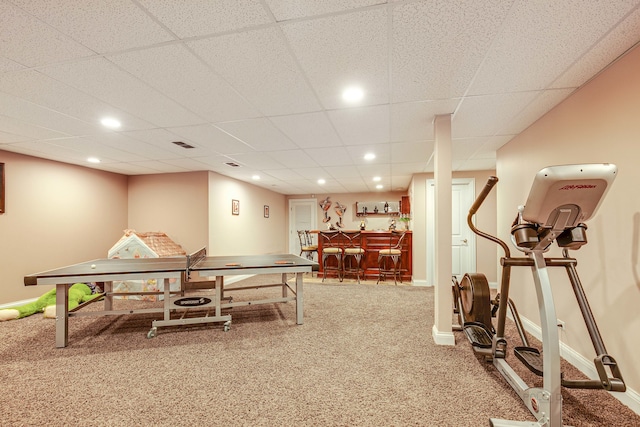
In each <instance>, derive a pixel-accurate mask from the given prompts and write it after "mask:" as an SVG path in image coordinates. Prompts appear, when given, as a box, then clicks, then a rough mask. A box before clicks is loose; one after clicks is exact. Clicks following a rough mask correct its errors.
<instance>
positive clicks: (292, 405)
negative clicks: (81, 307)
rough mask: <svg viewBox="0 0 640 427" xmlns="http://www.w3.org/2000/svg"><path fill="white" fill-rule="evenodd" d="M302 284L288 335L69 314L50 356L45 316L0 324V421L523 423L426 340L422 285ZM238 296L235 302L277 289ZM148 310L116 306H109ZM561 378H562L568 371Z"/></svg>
mask: <svg viewBox="0 0 640 427" xmlns="http://www.w3.org/2000/svg"><path fill="white" fill-rule="evenodd" d="M266 279H271V280H273V278H269V277H268V276H262V277H259V276H257V277H253V278H250V279H247V283H251V281H258V280H259V281H262V280H266ZM315 282H318V280H317V279H316V278H310V279H309V280H308V281H307V282H306V283H305V292H304V301H305V317H304V325H300V326H298V325H296V324H295V306H294V304H293V303H287V304H278V305H267V306H249V307H237V308H234V309H233V310H231V311H232V316H233V325H232V327H231V330H230V331H229V332H223V331H222V327H221V325H219V324H216V325H208V326H191V327H186V328H178V327H170V328H161V329H160V330H159V333H158V336H157V337H156V338H153V339H147V338H146V335H147V332H148V331H149V328H150V326H151V320H152V319H154V318H159V315H135V316H129V315H124V316H116V317H96V318H88V317H83V318H72V319H70V337H69V347H67V348H65V349H56V348H55V347H54V335H55V333H54V321H53V320H50V319H44V318H42V317H41V316H40V315H35V316H31V317H29V318H25V319H20V320H16V321H11V322H0V337H1V338H2V339H1V340H0V360H1V361H2V368H1V370H0V384H2V389H3V392H2V393H1V394H0V412H1V416H0V424H1V425H7V426H26V425H38V426H40V425H41V426H44V425H46V426H69V425H73V426H76V425H78V426H138V425H139V426H151V425H153V426H225V427H228V426H294V425H295V426H301V425H302V426H374V425H375V426H483V425H489V418H490V417H500V418H510V419H515V420H529V421H533V417H532V416H531V415H530V413H529V411H528V410H527V409H526V408H525V407H524V405H523V404H522V402H521V401H520V400H519V398H518V397H517V396H516V395H515V393H514V392H513V391H512V390H511V389H510V388H509V387H508V386H507V385H506V383H505V382H504V380H503V379H502V377H500V376H499V374H497V373H496V372H495V369H494V368H493V367H492V366H491V365H489V364H487V363H486V362H484V361H483V360H480V359H478V358H476V357H475V356H474V354H473V353H472V351H471V349H470V346H469V344H468V343H467V341H466V339H465V338H464V337H463V336H462V335H461V334H460V335H457V336H456V340H457V341H458V344H457V345H456V346H437V345H435V344H434V343H433V340H432V338H431V327H432V325H433V289H432V288H424V287H412V286H407V285H399V286H394V285H392V284H389V283H386V284H385V285H379V286H375V285H371V284H360V285H358V284H355V283H347V282H345V283H341V284H340V283H333V282H332V283H329V282H326V283H325V284H321V283H315ZM391 283H393V282H391ZM246 292H247V297H249V296H250V295H249V294H250V293H251V292H261V293H264V292H276V293H277V290H276V289H273V290H272V291H265V290H264V289H263V290H261V291H246ZM243 294H244V291H243V293H236V294H234V299H235V300H240V299H241V298H243V297H242V295H243ZM157 304H159V303H148V302H138V301H118V302H117V307H116V308H135V307H141V306H145V307H146V306H149V305H157ZM512 358H513V357H512ZM513 359H514V360H515V358H513ZM514 364H518V365H519V362H517V361H515V362H514ZM564 369H565V373H567V374H571V375H569V376H573V375H574V374H575V373H576V372H575V369H573V368H571V367H565V368H564ZM622 369H623V373H624V367H622ZM577 375H579V374H577ZM563 393H564V401H565V404H564V417H565V423H567V424H571V425H574V426H639V425H640V416H638V415H636V414H634V413H633V412H632V411H631V410H629V409H628V408H626V407H625V406H624V405H622V404H621V403H620V402H618V401H617V400H616V399H614V398H613V397H611V396H609V395H608V394H607V393H604V392H599V391H575V390H573V391H567V392H563Z"/></svg>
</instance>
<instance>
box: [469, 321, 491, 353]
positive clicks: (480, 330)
mask: <svg viewBox="0 0 640 427" xmlns="http://www.w3.org/2000/svg"><path fill="white" fill-rule="evenodd" d="M462 329H463V330H464V333H465V335H466V336H467V338H468V339H469V342H470V343H471V345H472V346H473V347H479V348H491V345H492V341H493V338H492V333H491V331H490V330H489V328H487V327H486V326H485V325H484V324H483V323H480V322H465V324H464V325H463V327H462Z"/></svg>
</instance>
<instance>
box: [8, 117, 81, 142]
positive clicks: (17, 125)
mask: <svg viewBox="0 0 640 427" xmlns="http://www.w3.org/2000/svg"><path fill="white" fill-rule="evenodd" d="M0 129H2V130H3V131H5V132H9V133H12V134H16V135H22V136H24V137H26V138H27V139H51V138H60V137H65V136H69V135H67V134H65V133H62V132H56V131H54V130H51V129H46V128H42V127H39V126H32V125H30V124H28V123H26V122H23V121H21V120H16V119H14V118H12V117H7V116H4V115H0Z"/></svg>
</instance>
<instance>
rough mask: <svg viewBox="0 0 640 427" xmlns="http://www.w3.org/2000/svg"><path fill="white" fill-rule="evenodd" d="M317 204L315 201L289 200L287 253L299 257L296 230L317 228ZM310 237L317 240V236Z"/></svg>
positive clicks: (298, 241) (298, 242)
mask: <svg viewBox="0 0 640 427" xmlns="http://www.w3.org/2000/svg"><path fill="white" fill-rule="evenodd" d="M317 202H318V201H317V200H316V199H289V253H292V254H294V255H300V240H298V230H316V229H317V228H318V211H317V209H316V204H317ZM312 236H313V238H314V239H317V236H315V235H313V234H312Z"/></svg>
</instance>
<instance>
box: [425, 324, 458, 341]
mask: <svg viewBox="0 0 640 427" xmlns="http://www.w3.org/2000/svg"><path fill="white" fill-rule="evenodd" d="M431 336H432V337H433V341H434V342H435V343H436V344H438V345H456V338H455V336H454V335H453V332H441V331H439V330H438V328H436V325H433V328H432V329H431Z"/></svg>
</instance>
